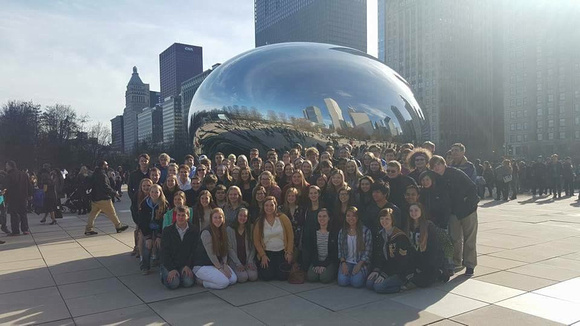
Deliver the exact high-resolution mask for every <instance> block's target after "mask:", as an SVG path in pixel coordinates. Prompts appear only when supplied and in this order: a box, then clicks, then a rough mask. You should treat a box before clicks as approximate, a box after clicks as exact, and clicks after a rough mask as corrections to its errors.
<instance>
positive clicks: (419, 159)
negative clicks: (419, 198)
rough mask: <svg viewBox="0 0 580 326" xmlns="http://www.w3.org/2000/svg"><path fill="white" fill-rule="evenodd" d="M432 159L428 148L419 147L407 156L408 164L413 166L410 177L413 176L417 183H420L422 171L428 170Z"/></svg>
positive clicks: (410, 166)
mask: <svg viewBox="0 0 580 326" xmlns="http://www.w3.org/2000/svg"><path fill="white" fill-rule="evenodd" d="M430 159H431V152H430V151H429V150H428V149H425V148H422V147H417V148H415V149H414V150H413V151H412V152H411V153H409V155H408V156H407V165H408V166H409V168H411V170H412V171H411V172H410V173H409V174H408V176H409V177H411V178H413V180H415V182H416V183H419V182H420V181H419V176H420V175H421V173H423V172H425V171H427V168H428V166H429V160H430Z"/></svg>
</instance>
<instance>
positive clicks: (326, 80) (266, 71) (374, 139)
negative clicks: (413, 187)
mask: <svg viewBox="0 0 580 326" xmlns="http://www.w3.org/2000/svg"><path fill="white" fill-rule="evenodd" d="M189 112H190V121H189V133H190V140H192V141H193V142H194V145H195V147H196V149H197V150H198V151H200V152H203V153H206V154H210V155H211V154H213V153H215V152H217V151H222V152H224V153H226V154H228V153H236V154H241V153H244V154H247V153H248V151H249V149H250V148H252V147H256V148H258V149H260V150H261V151H262V150H266V149H268V148H276V149H284V150H288V149H290V148H291V147H292V146H293V145H294V144H295V143H301V144H302V145H303V146H305V147H306V146H313V145H315V144H317V143H318V144H321V145H325V144H326V143H327V142H333V143H335V144H337V143H346V142H349V141H354V142H360V141H368V143H404V142H421V141H423V140H425V139H427V138H428V132H429V128H428V127H427V125H426V122H425V117H424V115H423V112H422V111H421V108H420V107H419V105H418V103H417V101H416V100H415V97H414V95H413V93H412V92H411V89H410V87H409V85H408V84H407V82H406V81H405V80H404V79H403V78H402V77H401V76H400V75H399V74H397V73H396V72H394V71H393V70H392V69H390V68H389V67H387V66H386V65H385V64H383V63H381V62H380V61H378V60H376V59H375V58H373V57H371V56H369V55H367V54H365V53H363V52H360V51H358V50H354V49H350V48H345V47H340V46H334V45H330V44H319V43H282V44H275V45H268V46H263V47H259V48H256V49H253V50H250V51H248V52H245V53H242V54H240V55H238V56H236V57H234V58H232V59H230V60H229V61H227V62H226V63H224V64H222V65H221V66H220V67H218V68H217V69H215V70H214V71H213V72H212V73H211V74H210V75H209V76H208V77H207V79H206V80H205V81H204V82H203V83H202V85H201V86H200V88H199V89H198V91H197V92H196V94H195V96H194V98H193V100H192V102H191V107H190V110H189ZM192 138H193V139H192Z"/></svg>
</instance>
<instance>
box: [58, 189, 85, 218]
mask: <svg viewBox="0 0 580 326" xmlns="http://www.w3.org/2000/svg"><path fill="white" fill-rule="evenodd" d="M82 208H83V202H82V198H81V190H80V189H76V190H75V191H73V192H72V193H71V194H70V196H69V197H67V199H66V201H65V203H64V204H62V210H63V212H70V213H76V212H80V211H81V209H82Z"/></svg>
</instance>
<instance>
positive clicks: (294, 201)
mask: <svg viewBox="0 0 580 326" xmlns="http://www.w3.org/2000/svg"><path fill="white" fill-rule="evenodd" d="M299 195H300V192H299V191H298V189H296V188H294V187H290V188H289V189H288V190H286V195H285V196H284V204H282V205H280V207H279V210H280V212H282V213H284V214H286V216H288V218H289V219H290V222H291V223H292V230H293V231H294V253H295V256H300V250H301V245H300V240H301V239H302V230H303V228H304V212H305V210H304V206H302V205H300V202H299V199H298V198H299Z"/></svg>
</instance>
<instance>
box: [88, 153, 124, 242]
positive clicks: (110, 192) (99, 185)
mask: <svg viewBox="0 0 580 326" xmlns="http://www.w3.org/2000/svg"><path fill="white" fill-rule="evenodd" d="M108 170H109V164H108V163H107V162H106V161H101V162H100V163H99V165H98V166H97V168H96V169H95V172H94V173H93V176H92V182H91V187H92V189H93V190H92V191H91V213H90V214H89V219H88V220H87V226H86V227H85V235H95V234H98V232H96V231H95V230H94V227H95V219H96V218H97V216H98V215H99V214H100V213H101V212H103V214H105V215H106V216H107V217H108V218H109V220H111V222H113V224H114V225H115V229H117V233H120V232H123V231H125V230H127V228H128V226H127V225H124V224H122V223H121V221H119V217H118V216H117V212H116V211H115V207H114V206H113V201H112V200H111V199H112V198H115V197H118V196H119V194H118V193H117V192H116V191H115V190H114V189H113V188H111V185H110V183H109V177H108V176H107V171H108Z"/></svg>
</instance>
